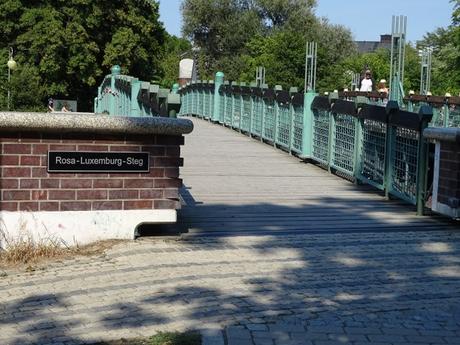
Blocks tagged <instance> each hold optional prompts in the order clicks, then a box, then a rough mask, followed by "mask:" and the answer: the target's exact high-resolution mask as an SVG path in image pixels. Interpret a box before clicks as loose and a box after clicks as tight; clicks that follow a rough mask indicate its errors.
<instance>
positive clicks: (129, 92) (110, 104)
mask: <svg viewBox="0 0 460 345" xmlns="http://www.w3.org/2000/svg"><path fill="white" fill-rule="evenodd" d="M177 91H178V85H175V86H173V90H172V92H171V91H170V90H169V89H162V88H160V87H159V86H158V85H154V84H150V83H148V82H144V81H140V80H139V79H137V78H134V77H130V76H126V75H121V74H120V67H119V66H113V67H112V73H111V74H109V75H107V76H106V77H105V78H104V80H103V81H102V83H101V85H100V86H99V88H98V95H97V97H96V98H95V99H94V112H95V113H105V114H110V115H117V116H169V117H175V116H176V114H177V112H178V111H179V109H180V95H179V94H178V93H177Z"/></svg>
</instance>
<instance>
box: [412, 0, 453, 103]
mask: <svg viewBox="0 0 460 345" xmlns="http://www.w3.org/2000/svg"><path fill="white" fill-rule="evenodd" d="M451 2H452V4H453V6H454V7H453V12H452V24H451V25H450V26H449V27H447V28H438V29H436V30H435V31H433V32H430V33H427V34H426V35H425V36H424V38H423V40H422V41H420V42H419V43H418V46H417V47H418V48H419V49H423V48H426V47H431V48H432V49H433V66H432V78H431V81H432V83H431V91H432V93H433V94H438V95H443V94H444V93H445V92H450V93H451V94H454V95H458V94H459V92H460V0H452V1H451Z"/></svg>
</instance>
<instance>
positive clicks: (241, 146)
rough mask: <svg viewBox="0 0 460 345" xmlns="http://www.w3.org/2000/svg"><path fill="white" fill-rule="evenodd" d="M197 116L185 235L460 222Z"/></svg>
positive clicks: (439, 226)
mask: <svg viewBox="0 0 460 345" xmlns="http://www.w3.org/2000/svg"><path fill="white" fill-rule="evenodd" d="M192 120H193V123H194V130H193V132H192V133H191V134H190V135H188V136H186V138H185V146H184V147H183V152H182V156H183V157H184V160H185V162H184V167H183V168H181V176H182V178H183V183H184V187H183V189H182V192H181V196H182V199H183V206H182V210H181V211H180V213H179V217H180V218H179V223H180V224H181V226H183V227H184V230H185V231H187V233H186V234H185V236H234V235H258V234H260V235H287V234H309V233H310V234H322V233H361V232H382V233H387V232H394V231H435V230H443V231H451V230H452V231H453V230H455V229H458V224H455V222H451V221H449V220H447V219H445V218H442V217H434V216H431V217H420V216H417V215H416V213H415V208H414V207H413V206H410V205H408V204H407V203H406V202H404V201H401V200H388V199H387V198H385V195H384V194H383V193H379V192H378V191H376V189H375V188H374V187H372V186H369V185H357V184H354V183H352V182H350V181H349V180H346V179H344V178H341V177H339V176H336V175H333V174H331V173H329V172H328V171H327V170H324V169H322V168H321V167H320V166H317V165H315V164H311V163H310V164H309V163H306V162H305V161H303V160H302V159H300V158H299V157H296V156H294V155H290V154H289V153H287V152H284V151H281V150H275V149H273V147H272V146H270V145H266V144H264V143H262V142H260V141H257V140H254V139H252V138H250V137H248V136H246V135H244V134H241V133H239V132H238V131H235V130H232V129H229V128H226V127H223V126H219V125H216V124H214V123H212V122H209V121H207V120H204V119H199V118H192Z"/></svg>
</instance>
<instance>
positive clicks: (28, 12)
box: [0, 0, 165, 110]
mask: <svg viewBox="0 0 460 345" xmlns="http://www.w3.org/2000/svg"><path fill="white" fill-rule="evenodd" d="M12 18H15V20H12ZM158 19H159V14H158V2H157V1H153V0H136V1H129V0H114V1H103V0H3V1H2V2H1V3H0V22H1V23H2V25H1V26H0V38H1V39H0V56H1V57H2V59H3V57H5V56H7V55H8V48H9V47H13V48H14V50H15V60H16V61H17V62H18V70H17V71H14V72H13V76H12V82H11V84H10V85H9V86H10V87H11V89H12V90H13V94H15V95H16V96H15V97H14V102H13V108H14V109H24V108H34V107H39V106H42V107H43V106H44V105H46V102H45V99H46V97H56V98H57V97H66V98H71V99H77V100H78V102H79V108H80V109H82V110H89V109H91V104H90V102H91V100H92V99H93V98H94V96H95V93H96V86H97V85H98V83H100V82H101V80H102V78H103V76H104V74H106V73H107V72H108V71H109V70H110V67H111V66H112V65H114V64H119V65H121V67H122V72H123V73H126V74H131V75H133V76H136V77H138V78H140V79H143V80H151V79H153V78H159V77H161V75H162V73H163V72H162V71H161V70H160V69H159V66H160V59H161V57H162V56H163V55H162V53H163V45H164V41H165V32H164V29H163V27H162V25H161V23H159V21H158ZM2 61H6V60H5V59H3V60H2ZM2 66H5V65H4V64H3V63H2ZM5 72H6V68H5ZM4 75H5V73H2V74H1V77H0V78H2V81H4V80H3V78H4ZM28 75H29V76H30V80H31V82H28V77H27V76H28ZM21 78H22V79H21ZM37 78H38V80H39V83H38V84H37V85H35V84H34V82H32V81H33V80H37ZM19 81H20V83H19ZM15 85H17V86H18V87H19V89H16V88H15V87H16V86H15ZM21 88H22V89H25V90H28V92H29V93H31V94H33V95H35V97H32V98H29V97H23V96H20V92H21V90H20V89H21ZM2 91H3V90H2ZM0 107H1V108H5V96H4V93H3V92H2V96H0Z"/></svg>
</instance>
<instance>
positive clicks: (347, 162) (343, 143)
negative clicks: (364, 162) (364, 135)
mask: <svg viewBox="0 0 460 345" xmlns="http://www.w3.org/2000/svg"><path fill="white" fill-rule="evenodd" d="M334 117H335V126H334V127H335V131H334V140H333V144H332V153H333V155H332V157H333V158H332V165H333V166H334V167H335V168H339V169H342V170H344V171H345V172H348V173H350V174H351V175H353V170H354V169H353V166H354V161H355V119H354V117H353V116H350V115H344V114H335V115H334Z"/></svg>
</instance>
